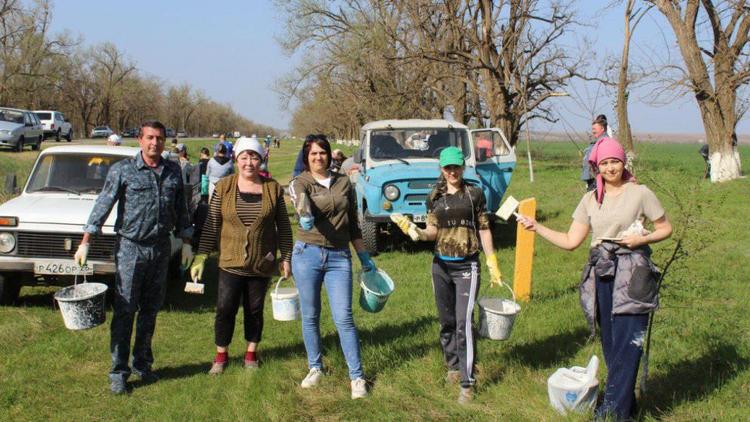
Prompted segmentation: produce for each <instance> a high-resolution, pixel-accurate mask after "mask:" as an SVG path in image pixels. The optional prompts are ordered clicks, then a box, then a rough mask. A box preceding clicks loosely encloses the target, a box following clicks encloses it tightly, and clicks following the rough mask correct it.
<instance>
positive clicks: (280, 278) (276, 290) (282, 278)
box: [273, 276, 294, 295]
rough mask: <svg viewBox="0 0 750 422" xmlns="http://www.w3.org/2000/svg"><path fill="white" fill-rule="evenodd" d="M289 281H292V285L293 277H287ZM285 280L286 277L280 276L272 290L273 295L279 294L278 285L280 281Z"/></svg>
mask: <svg viewBox="0 0 750 422" xmlns="http://www.w3.org/2000/svg"><path fill="white" fill-rule="evenodd" d="M289 279H290V280H292V284H294V277H289ZM284 280H286V277H284V276H281V277H279V280H278V281H277V282H276V288H275V289H273V294H274V295H277V294H279V284H281V282H282V281H284Z"/></svg>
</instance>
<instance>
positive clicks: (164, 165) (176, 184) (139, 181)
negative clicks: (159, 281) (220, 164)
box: [83, 153, 192, 242]
mask: <svg viewBox="0 0 750 422" xmlns="http://www.w3.org/2000/svg"><path fill="white" fill-rule="evenodd" d="M115 203H117V219H116V220H115V232H116V233H117V234H119V235H120V236H123V237H126V238H128V239H130V240H132V241H134V242H154V241H156V240H158V239H160V238H162V237H164V236H169V233H170V232H171V231H172V230H175V229H176V230H177V234H178V235H179V236H181V237H183V238H185V237H190V236H191V235H192V227H191V223H190V216H189V215H188V209H187V203H186V202H185V189H184V186H183V183H182V173H181V170H180V166H179V165H178V164H177V163H174V162H172V161H169V160H165V159H161V161H160V162H159V165H158V166H157V167H156V168H155V169H151V168H150V167H148V166H147V165H146V163H145V162H144V161H143V157H142V155H141V154H140V153H138V154H136V155H135V157H133V158H128V159H124V160H120V161H118V162H117V163H115V164H114V165H112V167H111V168H110V170H109V172H108V173H107V179H106V181H105V182H104V187H103V188H102V191H101V193H100V194H99V197H98V198H97V199H96V203H95V204H94V209H93V210H92V211H91V215H90V216H89V220H88V222H87V224H86V225H85V226H84V228H83V229H84V231H86V232H88V233H92V234H94V233H99V232H100V231H101V228H102V225H104V222H105V221H106V220H107V217H108V216H109V213H110V212H111V211H112V208H113V207H114V205H115Z"/></svg>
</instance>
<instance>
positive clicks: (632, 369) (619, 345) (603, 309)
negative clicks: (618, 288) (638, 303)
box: [596, 277, 648, 420]
mask: <svg viewBox="0 0 750 422" xmlns="http://www.w3.org/2000/svg"><path fill="white" fill-rule="evenodd" d="M613 288H614V282H613V281H611V280H607V281H602V280H600V279H599V278H598V277H597V279H596V300H597V307H598V309H599V326H600V328H601V341H602V350H603V352H604V361H605V362H606V364H607V371H608V375H607V385H606V387H605V389H604V400H603V401H602V404H601V406H600V407H599V409H598V410H597V416H599V417H604V416H612V417H615V418H616V419H617V420H626V419H628V418H630V417H631V416H632V415H633V413H634V410H635V383H636V378H637V377H638V366H639V364H640V361H641V354H643V341H644V338H645V334H646V329H647V328H648V315H612V293H613Z"/></svg>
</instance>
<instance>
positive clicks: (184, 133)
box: [177, 130, 188, 138]
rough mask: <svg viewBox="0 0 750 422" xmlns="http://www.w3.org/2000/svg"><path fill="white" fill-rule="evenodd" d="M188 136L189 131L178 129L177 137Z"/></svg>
mask: <svg viewBox="0 0 750 422" xmlns="http://www.w3.org/2000/svg"><path fill="white" fill-rule="evenodd" d="M187 136H188V135H187V132H185V131H184V130H178V131H177V137H178V138H187Z"/></svg>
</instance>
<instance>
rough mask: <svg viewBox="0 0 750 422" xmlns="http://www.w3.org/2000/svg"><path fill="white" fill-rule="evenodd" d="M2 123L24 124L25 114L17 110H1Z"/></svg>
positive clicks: (0, 119)
mask: <svg viewBox="0 0 750 422" xmlns="http://www.w3.org/2000/svg"><path fill="white" fill-rule="evenodd" d="M0 121H2V122H11V123H19V124H23V113H21V112H20V111H15V110H4V109H0Z"/></svg>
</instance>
